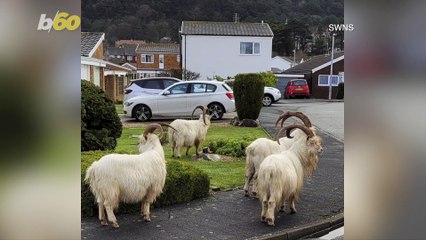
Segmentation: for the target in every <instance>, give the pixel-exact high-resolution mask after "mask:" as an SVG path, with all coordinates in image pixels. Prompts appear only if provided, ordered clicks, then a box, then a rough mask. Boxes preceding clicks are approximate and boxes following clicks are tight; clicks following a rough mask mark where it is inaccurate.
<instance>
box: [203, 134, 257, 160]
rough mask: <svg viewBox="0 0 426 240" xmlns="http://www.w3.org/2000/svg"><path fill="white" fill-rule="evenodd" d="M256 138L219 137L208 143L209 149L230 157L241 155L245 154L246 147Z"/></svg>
mask: <svg viewBox="0 0 426 240" xmlns="http://www.w3.org/2000/svg"><path fill="white" fill-rule="evenodd" d="M255 139H256V138H253V139H247V138H246V139H242V138H231V139H219V140H216V141H212V142H210V143H209V144H208V147H209V148H210V150H211V151H213V152H214V153H216V154H221V155H226V156H232V157H243V156H245V155H246V153H245V151H246V147H247V146H248V145H250V143H252V142H253V141H254V140H255Z"/></svg>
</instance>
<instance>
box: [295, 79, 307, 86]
mask: <svg viewBox="0 0 426 240" xmlns="http://www.w3.org/2000/svg"><path fill="white" fill-rule="evenodd" d="M304 85H306V81H305V80H296V81H293V86H304Z"/></svg>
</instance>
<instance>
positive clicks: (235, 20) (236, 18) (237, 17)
mask: <svg viewBox="0 0 426 240" xmlns="http://www.w3.org/2000/svg"><path fill="white" fill-rule="evenodd" d="M238 22H240V17H239V16H238V13H234V23H238Z"/></svg>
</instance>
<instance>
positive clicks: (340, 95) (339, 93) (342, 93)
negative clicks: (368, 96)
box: [336, 82, 345, 99]
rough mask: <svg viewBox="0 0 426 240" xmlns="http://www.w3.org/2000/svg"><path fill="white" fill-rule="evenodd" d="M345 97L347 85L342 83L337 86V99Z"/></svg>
mask: <svg viewBox="0 0 426 240" xmlns="http://www.w3.org/2000/svg"><path fill="white" fill-rule="evenodd" d="M344 97H345V84H344V83H342V82H341V83H339V85H338V86H337V94H336V99H343V98H344Z"/></svg>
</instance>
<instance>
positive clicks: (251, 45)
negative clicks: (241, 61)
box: [240, 42, 260, 55]
mask: <svg viewBox="0 0 426 240" xmlns="http://www.w3.org/2000/svg"><path fill="white" fill-rule="evenodd" d="M240 54H244V55H254V54H260V43H258V42H240Z"/></svg>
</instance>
